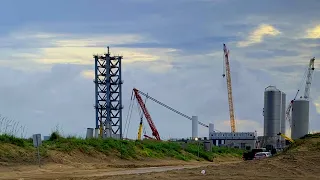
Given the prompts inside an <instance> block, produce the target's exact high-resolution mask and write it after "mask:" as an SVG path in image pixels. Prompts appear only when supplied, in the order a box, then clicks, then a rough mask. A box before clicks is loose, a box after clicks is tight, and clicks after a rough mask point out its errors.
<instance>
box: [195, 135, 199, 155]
mask: <svg viewBox="0 0 320 180" xmlns="http://www.w3.org/2000/svg"><path fill="white" fill-rule="evenodd" d="M194 140H196V141H197V142H198V158H199V151H200V150H199V149H200V142H199V141H198V138H197V137H196V138H194Z"/></svg>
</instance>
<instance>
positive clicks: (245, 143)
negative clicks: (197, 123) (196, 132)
mask: <svg viewBox="0 0 320 180" xmlns="http://www.w3.org/2000/svg"><path fill="white" fill-rule="evenodd" d="M209 139H210V141H212V143H213V144H214V145H216V146H228V147H233V148H240V149H247V150H251V149H254V148H256V146H257V140H258V136H257V132H234V133H232V132H210V133H209Z"/></svg>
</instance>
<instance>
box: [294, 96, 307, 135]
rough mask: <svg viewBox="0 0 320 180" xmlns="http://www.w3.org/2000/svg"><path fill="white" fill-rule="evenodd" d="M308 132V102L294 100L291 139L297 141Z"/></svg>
mask: <svg viewBox="0 0 320 180" xmlns="http://www.w3.org/2000/svg"><path fill="white" fill-rule="evenodd" d="M308 132H309V101H308V100H305V99H299V100H295V101H294V102H293V104H292V127H291V138H292V139H299V138H301V137H302V136H304V135H306V134H308Z"/></svg>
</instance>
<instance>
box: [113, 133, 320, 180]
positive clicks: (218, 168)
mask: <svg viewBox="0 0 320 180" xmlns="http://www.w3.org/2000/svg"><path fill="white" fill-rule="evenodd" d="M202 169H205V170H206V174H205V175H202V174H201V173H200V172H201V170H202ZM117 178H118V179H131V180H132V179H154V178H157V179H201V180H205V179H259V180H260V179H320V136H319V134H316V135H312V136H307V137H305V138H303V139H300V140H297V141H296V142H295V143H294V144H292V145H291V146H290V147H289V148H288V149H286V150H285V151H284V152H283V153H281V154H278V155H276V156H274V157H272V158H269V159H263V160H254V161H246V162H240V163H232V164H220V165H214V166H208V167H205V168H197V169H185V170H179V171H172V172H166V173H154V174H144V175H129V176H122V177H117ZM113 179H116V178H115V177H114V178H113Z"/></svg>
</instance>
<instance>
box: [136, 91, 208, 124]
mask: <svg viewBox="0 0 320 180" xmlns="http://www.w3.org/2000/svg"><path fill="white" fill-rule="evenodd" d="M133 90H134V91H136V92H137V93H138V94H141V95H143V96H145V97H147V98H148V99H150V100H152V101H153V102H155V103H157V104H159V105H161V106H163V107H165V108H167V109H169V110H171V111H173V112H175V113H177V114H179V115H180V116H182V117H184V118H186V119H189V120H192V117H190V116H188V115H186V114H183V113H182V112H180V111H178V110H176V109H173V108H172V107H170V106H168V105H166V104H164V103H162V102H160V101H158V100H157V99H155V98H153V97H151V96H149V95H148V94H146V93H144V92H142V91H140V90H138V89H136V88H134V89H133ZM198 124H200V125H201V126H204V127H207V128H208V127H209V126H208V125H206V124H204V123H202V122H200V121H198Z"/></svg>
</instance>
